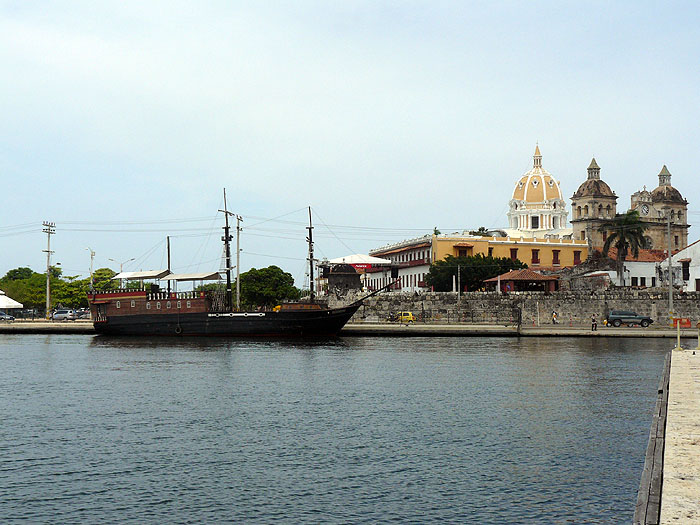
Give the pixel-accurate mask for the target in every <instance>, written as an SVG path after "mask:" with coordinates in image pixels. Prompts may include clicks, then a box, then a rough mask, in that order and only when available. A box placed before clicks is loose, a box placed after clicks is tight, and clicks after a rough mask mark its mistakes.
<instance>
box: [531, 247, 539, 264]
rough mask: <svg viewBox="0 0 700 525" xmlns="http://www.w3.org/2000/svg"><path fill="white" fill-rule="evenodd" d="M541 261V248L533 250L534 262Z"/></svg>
mask: <svg viewBox="0 0 700 525" xmlns="http://www.w3.org/2000/svg"><path fill="white" fill-rule="evenodd" d="M539 263H540V251H539V250H532V264H539Z"/></svg>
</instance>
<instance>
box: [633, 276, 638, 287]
mask: <svg viewBox="0 0 700 525" xmlns="http://www.w3.org/2000/svg"><path fill="white" fill-rule="evenodd" d="M637 281H638V279H637V278H636V277H632V286H639V283H638V282H637Z"/></svg>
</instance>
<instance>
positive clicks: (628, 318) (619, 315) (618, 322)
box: [605, 310, 654, 328]
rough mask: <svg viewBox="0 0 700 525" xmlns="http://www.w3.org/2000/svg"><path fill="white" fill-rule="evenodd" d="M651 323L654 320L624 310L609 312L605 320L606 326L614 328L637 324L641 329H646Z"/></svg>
mask: <svg viewBox="0 0 700 525" xmlns="http://www.w3.org/2000/svg"><path fill="white" fill-rule="evenodd" d="M653 322H654V320H653V319H652V318H651V317H647V316H646V315H639V314H638V313H636V312H628V311H625V310H611V311H610V313H609V314H608V316H607V317H606V318H605V324H606V326H614V327H616V328H617V327H618V326H622V325H623V324H626V325H628V326H632V325H634V324H638V325H640V326H641V327H642V328H646V327H647V326H649V325H650V324H651V323H653Z"/></svg>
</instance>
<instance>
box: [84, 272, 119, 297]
mask: <svg viewBox="0 0 700 525" xmlns="http://www.w3.org/2000/svg"><path fill="white" fill-rule="evenodd" d="M115 275H117V272H115V271H114V270H110V269H109V268H100V269H99V270H95V271H94V272H92V279H93V284H94V286H95V290H99V291H104V290H116V289H117V288H119V281H115V280H113V279H112V277H114V276H115ZM88 282H89V279H88Z"/></svg>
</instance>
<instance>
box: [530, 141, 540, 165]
mask: <svg viewBox="0 0 700 525" xmlns="http://www.w3.org/2000/svg"><path fill="white" fill-rule="evenodd" d="M532 158H533V160H534V162H533V164H532V166H533V167H534V168H541V167H542V154H541V153H540V144H539V142H536V143H535V155H534V156H533V157H532Z"/></svg>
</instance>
